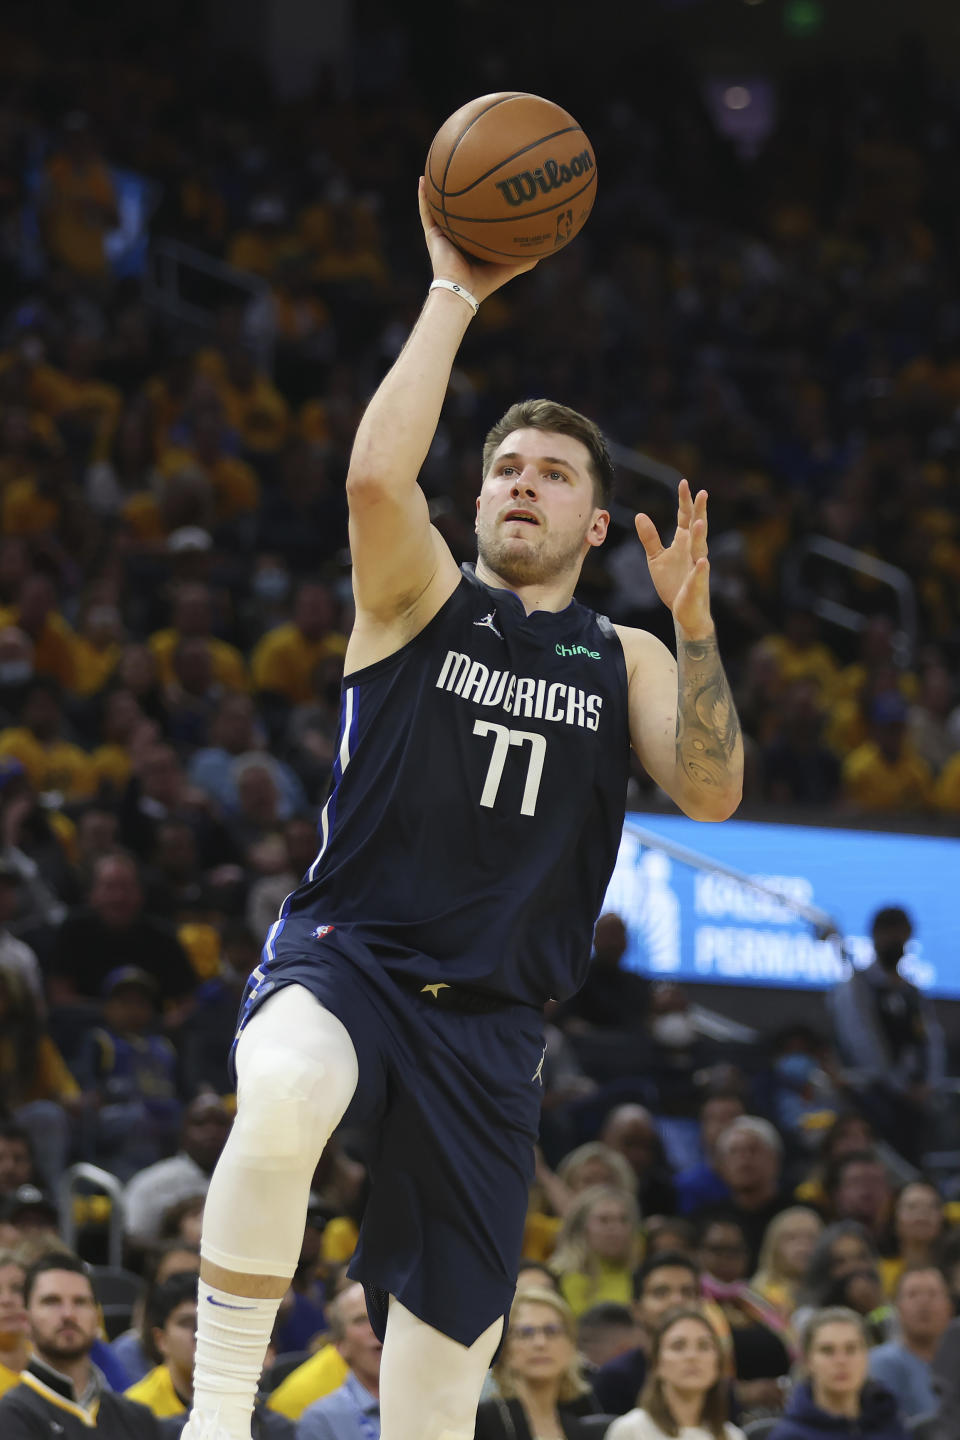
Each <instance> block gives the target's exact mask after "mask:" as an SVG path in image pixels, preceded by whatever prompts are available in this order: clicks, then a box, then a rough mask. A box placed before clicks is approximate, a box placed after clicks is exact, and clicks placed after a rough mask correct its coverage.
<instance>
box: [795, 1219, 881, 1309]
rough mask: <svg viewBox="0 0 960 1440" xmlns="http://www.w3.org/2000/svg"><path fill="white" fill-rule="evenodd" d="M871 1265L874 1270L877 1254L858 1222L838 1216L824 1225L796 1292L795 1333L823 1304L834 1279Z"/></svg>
mask: <svg viewBox="0 0 960 1440" xmlns="http://www.w3.org/2000/svg"><path fill="white" fill-rule="evenodd" d="M871 1267H872V1268H873V1269H875V1270H878V1267H879V1256H878V1255H877V1250H876V1246H875V1245H874V1244H873V1241H872V1240H871V1239H870V1236H869V1234H868V1233H867V1231H866V1230H865V1229H864V1228H863V1226H862V1225H860V1224H859V1223H858V1222H857V1221H856V1220H838V1221H835V1222H834V1223H833V1224H832V1225H828V1226H827V1228H826V1229H825V1230H824V1232H823V1234H822V1235H821V1236H820V1239H819V1240H818V1241H817V1243H816V1245H815V1247H814V1251H813V1254H812V1255H811V1256H810V1263H809V1265H808V1266H807V1273H806V1275H805V1276H804V1277H803V1281H802V1283H801V1285H800V1288H799V1290H798V1293H797V1300H798V1307H797V1309H796V1310H795V1311H794V1315H793V1324H794V1329H795V1330H796V1332H797V1334H800V1333H801V1332H802V1330H803V1327H804V1325H805V1324H806V1322H807V1320H809V1318H810V1316H811V1315H812V1314H813V1312H814V1311H815V1310H820V1309H822V1308H823V1306H824V1305H825V1304H826V1299H827V1296H828V1295H829V1293H830V1291H831V1289H832V1287H833V1285H834V1284H835V1282H836V1281H837V1280H839V1279H841V1278H842V1277H843V1276H845V1275H850V1274H852V1273H854V1272H855V1271H860V1270H865V1269H870V1268H871Z"/></svg>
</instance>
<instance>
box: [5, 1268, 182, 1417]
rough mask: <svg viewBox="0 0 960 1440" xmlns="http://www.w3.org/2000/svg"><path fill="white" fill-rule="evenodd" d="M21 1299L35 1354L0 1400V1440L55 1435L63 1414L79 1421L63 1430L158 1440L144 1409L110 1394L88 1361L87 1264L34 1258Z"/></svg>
mask: <svg viewBox="0 0 960 1440" xmlns="http://www.w3.org/2000/svg"><path fill="white" fill-rule="evenodd" d="M24 1302H25V1305H26V1311H27V1322H28V1326H29V1335H30V1345H31V1348H32V1352H33V1353H32V1355H31V1357H30V1359H29V1361H28V1362H27V1365H26V1367H25V1369H24V1370H23V1373H22V1375H21V1379H20V1384H19V1385H15V1386H14V1387H13V1389H11V1390H8V1391H7V1393H6V1395H4V1396H3V1398H2V1399H0V1432H2V1434H3V1436H4V1440H30V1437H31V1436H35V1435H37V1434H45V1433H50V1432H51V1431H52V1433H54V1434H57V1433H60V1432H61V1431H64V1429H65V1427H64V1425H63V1424H61V1423H60V1422H61V1421H62V1420H63V1419H64V1417H65V1416H72V1417H73V1418H74V1419H75V1420H79V1422H80V1424H79V1425H77V1426H71V1429H70V1431H69V1432H66V1433H70V1434H72V1433H74V1431H75V1432H76V1433H78V1434H79V1433H81V1431H82V1430H83V1429H89V1430H92V1431H102V1432H103V1433H104V1435H107V1436H110V1435H122V1434H135V1435H137V1436H138V1437H143V1440H160V1436H161V1431H160V1428H159V1425H158V1423H157V1421H156V1420H155V1419H154V1418H153V1416H152V1415H151V1414H150V1412H149V1411H148V1410H145V1409H144V1408H143V1407H142V1406H141V1405H136V1404H135V1403H134V1402H133V1401H131V1400H127V1399H125V1398H124V1397H122V1396H119V1395H114V1394H113V1393H112V1392H111V1391H110V1390H109V1389H107V1387H106V1385H105V1384H104V1382H103V1378H102V1376H101V1375H100V1373H99V1372H98V1370H97V1369H96V1367H95V1366H94V1365H93V1364H92V1362H91V1359H90V1352H91V1350H92V1348H93V1345H94V1342H95V1341H96V1338H97V1331H98V1329H99V1326H100V1317H99V1312H98V1309H97V1303H96V1300H95V1299H94V1294H93V1286H92V1284H91V1281H90V1276H89V1273H88V1269H87V1266H86V1265H84V1264H83V1262H82V1261H81V1260H78V1259H76V1258H75V1257H74V1256H72V1255H69V1254H65V1253H60V1254H53V1255H48V1256H46V1257H44V1258H42V1259H40V1260H37V1261H35V1262H34V1264H32V1265H31V1266H30V1268H29V1269H28V1270H27V1274H26V1279H25V1283H24ZM54 1425H56V1426H57V1429H56V1430H53V1429H52V1427H53V1426H54Z"/></svg>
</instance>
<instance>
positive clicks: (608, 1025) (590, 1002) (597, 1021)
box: [557, 912, 649, 1034]
mask: <svg viewBox="0 0 960 1440" xmlns="http://www.w3.org/2000/svg"><path fill="white" fill-rule="evenodd" d="M627 943H628V941H627V928H626V926H625V925H624V923H623V921H622V920H621V918H620V916H619V915H614V914H613V913H612V912H608V913H607V914H605V915H601V916H600V919H599V920H598V921H597V925H596V929H595V930H594V932H593V955H592V956H591V959H590V969H589V970H588V971H587V978H586V980H585V981H584V983H583V987H582V989H580V990H578V991H577V993H576V995H574V996H572V997H571V998H570V999H569V1000H568V1001H566V1003H565V1004H564V1005H563V1007H562V1008H561V1011H560V1014H559V1016H558V1020H557V1023H558V1024H559V1026H560V1028H561V1029H563V1030H566V1031H567V1032H568V1033H569V1034H576V1033H578V1032H579V1033H583V1032H585V1031H590V1030H600V1031H611V1030H616V1031H622V1032H627V1033H629V1032H638V1031H641V1030H642V1029H643V1028H644V1026H645V1024H646V1020H647V1006H648V1000H649V985H648V983H647V981H646V980H644V979H643V978H642V976H640V975H637V974H636V972H635V971H631V970H625V969H623V968H622V966H621V961H622V960H623V957H624V955H625V954H626V951H627Z"/></svg>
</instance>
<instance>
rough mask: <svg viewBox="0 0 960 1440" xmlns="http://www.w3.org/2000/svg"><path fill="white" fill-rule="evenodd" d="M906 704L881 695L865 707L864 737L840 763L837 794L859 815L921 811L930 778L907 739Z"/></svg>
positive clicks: (929, 789)
mask: <svg viewBox="0 0 960 1440" xmlns="http://www.w3.org/2000/svg"><path fill="white" fill-rule="evenodd" d="M906 727H907V705H906V702H905V701H904V700H903V699H901V697H900V696H899V695H894V694H887V695H881V696H880V697H879V698H878V699H877V700H875V701H874V702H873V704H872V706H871V708H870V739H868V740H866V741H864V743H863V744H862V745H858V746H857V748H856V749H855V750H852V751H851V752H850V754H849V755H848V756H847V758H846V759H845V760H844V762H843V771H842V780H843V794H844V799H845V801H846V804H847V806H848V808H849V809H850V810H851V811H854V812H856V813H860V814H873V813H876V812H878V811H897V812H899V813H901V814H910V813H915V812H917V811H923V810H926V809H927V808H928V807H929V805H930V801H931V798H932V784H933V776H932V774H931V771H930V767H929V765H928V764H927V762H926V761H925V760H923V759H921V757H920V756H919V755H918V754H917V753H916V752H915V751H914V749H913V747H912V746H911V744H910V741H909V739H908V738H907V728H906Z"/></svg>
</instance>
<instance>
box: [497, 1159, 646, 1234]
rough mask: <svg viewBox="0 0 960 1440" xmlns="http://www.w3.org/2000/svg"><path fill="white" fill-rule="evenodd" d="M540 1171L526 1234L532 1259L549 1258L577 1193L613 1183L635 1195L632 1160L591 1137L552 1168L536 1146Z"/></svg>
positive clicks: (531, 1200)
mask: <svg viewBox="0 0 960 1440" xmlns="http://www.w3.org/2000/svg"><path fill="white" fill-rule="evenodd" d="M536 1155H537V1174H536V1180H535V1182H534V1185H533V1188H532V1189H531V1192H530V1210H529V1211H528V1214H527V1225H526V1230H525V1231H524V1236H523V1253H524V1255H525V1256H526V1257H527V1258H528V1259H529V1260H542V1261H545V1260H547V1259H549V1257H550V1255H551V1254H552V1253H553V1250H554V1247H555V1246H556V1243H557V1237H558V1235H559V1234H560V1230H561V1228H562V1226H563V1217H564V1216H565V1215H566V1213H567V1211H568V1210H569V1209H570V1207H571V1205H572V1204H573V1203H574V1201H575V1200H576V1198H577V1196H578V1195H579V1194H581V1193H582V1192H583V1191H584V1190H587V1189H589V1188H590V1187H591V1186H592V1185H612V1186H613V1187H614V1188H615V1189H620V1190H625V1191H626V1192H627V1194H629V1195H633V1196H635V1195H636V1193H637V1177H636V1175H635V1174H634V1172H633V1170H632V1169H631V1168H630V1164H629V1162H628V1161H627V1160H626V1159H625V1158H624V1157H623V1156H622V1155H621V1154H620V1152H619V1150H614V1149H613V1148H612V1147H611V1146H610V1145H604V1144H603V1143H602V1142H601V1141H600V1140H590V1141H588V1143H587V1144H586V1145H578V1146H577V1148H576V1149H575V1150H571V1151H570V1153H569V1154H568V1155H564V1157H563V1159H562V1160H561V1161H560V1164H559V1165H558V1166H557V1168H556V1170H551V1169H550V1166H549V1165H548V1164H547V1162H546V1160H545V1159H544V1157H543V1154H542V1152H541V1151H540V1150H539V1148H538V1149H537V1152H536Z"/></svg>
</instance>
